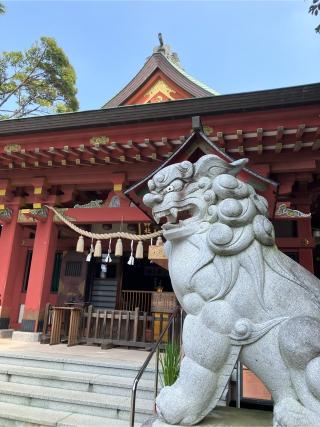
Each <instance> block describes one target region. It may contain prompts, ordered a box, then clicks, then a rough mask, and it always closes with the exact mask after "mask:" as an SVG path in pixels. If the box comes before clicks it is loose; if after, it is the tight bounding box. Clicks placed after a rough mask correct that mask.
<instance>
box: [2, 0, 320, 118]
mask: <svg viewBox="0 0 320 427" xmlns="http://www.w3.org/2000/svg"><path fill="white" fill-rule="evenodd" d="M1 1H2V2H3V3H4V4H5V5H6V7H7V13H6V14H5V15H3V16H1V17H0V51H4V50H20V49H26V48H28V47H29V46H30V45H31V44H32V43H33V42H34V41H35V40H37V39H39V38H40V37H41V36H43V35H46V36H51V37H54V38H55V39H56V40H57V42H58V44H59V45H60V47H62V48H63V49H64V50H65V52H66V54H67V55H68V57H69V60H70V62H71V63H72V65H73V66H74V68H75V70H76V72H77V76H78V81H77V86H78V98H79V101H80V109H81V110H88V109H95V108H100V107H101V105H102V104H104V103H105V102H106V101H107V100H108V99H110V98H111V97H112V96H113V95H115V94H116V93H117V92H118V91H119V90H120V89H121V88H122V87H123V86H124V85H125V84H126V83H128V82H129V80H130V79H131V78H132V77H133V76H134V75H135V74H136V73H137V72H138V70H139V69H140V68H141V67H142V65H143V63H144V61H145V59H146V57H147V56H149V55H150V54H151V52H152V49H153V47H154V46H155V45H157V44H158V39H157V33H158V32H162V34H163V37H164V41H165V43H168V44H170V45H171V47H172V49H173V51H176V52H178V54H179V56H180V60H181V62H182V65H183V66H184V68H185V70H186V71H187V72H188V73H189V74H192V75H193V76H194V77H196V78H198V79H199V80H201V81H203V82H205V83H206V84H208V85H209V86H211V87H212V88H214V89H216V90H217V91H218V92H220V93H222V94H224V93H235V92H246V91H253V90H260V89H269V88H276V87H283V86H294V85H300V84H306V83H314V82H318V81H319V76H320V73H319V71H320V35H317V34H315V32H314V27H315V26H316V25H317V24H318V23H320V18H316V17H312V16H310V15H309V14H308V13H307V11H308V6H309V4H310V1H309V0H296V1H295V0H291V1H281V0H278V1H241V0H237V1H207V2H205V1H203V2H202V1H196V2H194V1H187V2H185V1H160V2H159V1H139V2H138V1H117V2H112V1H49V0H48V1H46V0H42V1H14V0H10V1H6V0H1Z"/></svg>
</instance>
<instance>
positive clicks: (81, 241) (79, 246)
mask: <svg viewBox="0 0 320 427" xmlns="http://www.w3.org/2000/svg"><path fill="white" fill-rule="evenodd" d="M76 252H80V253H83V252H84V239H83V236H79V239H78V242H77V247H76Z"/></svg>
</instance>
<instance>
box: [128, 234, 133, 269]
mask: <svg viewBox="0 0 320 427" xmlns="http://www.w3.org/2000/svg"><path fill="white" fill-rule="evenodd" d="M128 265H134V256H133V240H131V254H130V258H129V261H128Z"/></svg>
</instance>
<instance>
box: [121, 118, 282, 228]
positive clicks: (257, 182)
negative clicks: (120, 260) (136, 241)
mask: <svg viewBox="0 0 320 427" xmlns="http://www.w3.org/2000/svg"><path fill="white" fill-rule="evenodd" d="M196 119H197V118H196ZM199 122H200V120H199ZM200 123H201V122H200ZM197 139H198V140H199V139H200V140H201V142H202V143H204V144H205V145H206V146H207V148H208V149H209V152H211V153H212V154H215V155H217V156H219V157H220V158H222V159H224V160H226V161H227V162H232V161H234V160H235V159H233V158H232V157H231V156H229V155H228V154H226V153H225V152H223V151H222V150H221V149H220V148H219V146H218V145H216V144H215V143H214V142H212V141H211V140H210V139H209V138H208V136H207V135H206V134H205V133H204V132H203V130H202V125H201V126H200V127H199V128H198V129H195V130H194V131H193V133H192V134H191V135H190V136H189V138H187V139H186V141H185V142H184V143H183V144H182V145H181V146H180V147H179V148H178V149H177V150H176V151H175V152H174V153H173V154H172V155H171V156H170V157H169V158H168V159H167V160H166V161H165V162H163V163H162V164H161V165H160V166H159V167H158V168H156V169H154V170H153V171H152V172H151V173H149V174H148V175H146V176H145V177H144V178H143V179H141V180H140V181H138V182H136V183H135V184H134V185H132V186H131V187H129V188H128V189H127V190H126V191H125V195H126V196H127V197H128V198H129V199H130V200H131V201H132V202H133V203H134V204H135V205H136V206H137V207H138V208H139V209H141V210H142V211H143V212H144V213H145V214H146V215H148V216H149V217H150V218H151V219H152V214H151V210H150V209H149V208H148V207H147V206H145V205H144V204H143V202H142V198H143V196H144V194H145V193H147V192H148V187H147V183H148V180H149V179H151V178H152V177H153V176H154V175H155V174H156V173H158V172H159V171H160V170H161V169H163V168H164V167H166V166H169V165H171V164H173V163H176V162H180V161H182V160H185V159H188V156H187V155H184V154H185V153H186V152H187V150H189V153H190V148H191V147H192V145H193V144H194V145H195V147H194V148H195V149H196V144H197ZM204 154H205V153H204ZM240 176H241V178H242V179H243V180H244V181H246V182H250V184H251V185H252V186H253V187H254V188H255V189H256V191H257V192H259V193H261V194H263V195H264V196H265V197H266V198H267V199H268V201H269V215H270V216H273V215H274V209H275V195H276V193H277V189H278V184H277V183H276V182H274V181H273V180H271V179H269V178H266V177H265V176H262V175H260V174H258V173H256V172H255V171H253V170H251V169H250V168H244V169H243V170H242V171H241V173H240Z"/></svg>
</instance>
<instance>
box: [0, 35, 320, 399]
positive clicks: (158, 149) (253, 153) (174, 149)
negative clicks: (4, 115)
mask: <svg viewBox="0 0 320 427" xmlns="http://www.w3.org/2000/svg"><path fill="white" fill-rule="evenodd" d="M203 65H204V66H205V63H204V64H203ZM208 153H213V154H216V155H218V156H220V157H222V158H225V159H239V158H242V157H247V158H249V160H250V162H249V164H248V169H247V172H246V173H247V179H248V180H249V182H250V183H251V184H252V185H253V186H254V187H255V188H256V190H257V192H259V193H260V194H262V195H264V196H265V197H266V198H267V199H268V201H269V205H270V218H271V219H272V221H273V224H274V226H275V230H276V236H277V244H278V246H279V248H280V249H281V250H282V251H283V252H285V253H286V254H287V255H289V256H290V257H292V258H293V259H295V260H296V261H297V262H299V263H300V264H302V265H303V266H304V267H305V268H306V269H308V270H310V271H311V272H314V273H315V274H316V275H317V276H319V275H320V267H319V265H320V249H319V248H320V246H319V243H320V240H319V239H320V198H319V196H320V84H318V83H316V84H308V85H303V86H295V87H285V88H280V89H272V90H261V91H256V92H243V93H236V94H229V95H223V94H219V93H218V92H216V91H215V90H213V89H211V88H209V87H208V86H206V85H205V84H203V83H201V82H200V81H198V80H196V79H195V78H193V77H192V76H190V75H189V74H188V73H187V72H186V71H185V70H184V69H183V67H182V65H181V63H180V61H179V58H178V56H177V54H176V53H173V52H172V51H171V49H170V47H169V46H168V45H165V44H163V42H162V39H160V45H159V46H157V47H156V48H155V49H154V51H153V53H152V55H151V56H150V57H149V58H148V59H147V60H146V62H145V64H144V65H143V67H142V68H141V70H140V71H139V72H138V73H137V74H136V76H135V77H134V78H133V79H132V80H131V81H130V82H129V83H128V84H127V85H126V86H125V87H124V88H123V89H122V90H120V92H118V93H117V94H116V95H115V96H114V97H113V98H112V99H111V100H109V101H108V102H107V103H106V104H105V105H104V106H103V107H102V108H98V109H97V110H92V111H82V112H75V113H68V114H57V115H49V116H41V117H31V118H24V119H16V120H4V121H1V122H0V222H1V224H2V228H1V236H0V262H1V268H0V298H1V309H0V310H1V311H0V328H2V329H5V328H9V327H10V328H14V329H18V330H21V331H29V332H36V331H41V330H42V327H43V321H44V316H45V308H46V306H47V304H48V303H49V304H52V305H64V304H68V303H71V304H72V303H87V304H90V305H91V306H92V307H93V310H105V309H107V310H117V309H119V310H122V309H123V310H134V309H135V308H136V307H138V308H139V310H140V311H141V312H146V313H148V315H149V314H150V312H151V300H152V294H154V293H155V292H157V291H158V292H159V291H162V292H163V294H164V295H165V296H167V298H168V301H169V300H170V301H172V295H173V294H172V287H171V283H170V278H169V275H168V271H167V269H166V268H163V267H165V260H163V259H162V260H161V259H159V260H154V262H150V260H149V259H148V253H147V252H148V243H145V244H144V252H145V257H144V258H143V259H136V260H135V263H134V265H128V259H129V256H130V254H131V252H130V251H131V246H130V245H131V243H130V241H123V245H124V246H123V256H122V257H116V256H114V251H115V245H116V239H113V240H112V241H111V242H110V245H111V258H112V262H109V263H108V264H106V263H105V256H106V254H107V253H108V248H109V241H102V256H101V257H100V256H99V257H94V256H91V257H90V256H89V257H88V253H89V252H90V246H91V241H90V239H86V238H85V239H84V246H85V247H84V249H85V251H84V253H79V252H76V251H75V248H76V245H77V239H78V235H77V233H75V232H74V231H73V230H72V229H70V228H69V227H68V226H66V225H65V224H64V223H63V222H62V221H61V220H60V219H59V217H57V215H55V214H54V213H53V212H52V211H51V210H50V209H48V208H47V206H52V207H55V208H56V209H57V210H58V211H59V212H60V213H61V214H62V215H63V216H64V217H66V218H67V219H69V220H70V221H71V222H72V223H73V224H76V225H77V226H79V227H81V228H82V229H85V230H88V231H91V232H95V233H108V232H116V231H127V232H132V233H137V234H144V233H149V232H152V231H155V230H159V226H158V225H157V224H155V222H154V221H153V220H152V219H151V217H150V216H149V215H148V211H147V210H146V209H145V207H144V206H143V203H142V196H143V194H144V193H145V192H146V191H147V186H146V180H147V179H148V177H149V176H151V175H152V174H153V173H154V171H156V170H159V169H161V168H162V167H164V166H166V165H168V164H170V163H174V162H178V161H182V160H186V159H187V160H190V161H192V162H194V161H196V160H197V159H198V158H199V157H200V156H202V155H203V154H208ZM128 188H130V191H129V192H127V193H126V194H125V192H126V190H128ZM92 255H93V254H92ZM248 393H249V392H248ZM249 394H250V393H249ZM262 394H263V392H262ZM262 398H267V397H265V396H264V395H263V396H262Z"/></svg>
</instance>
